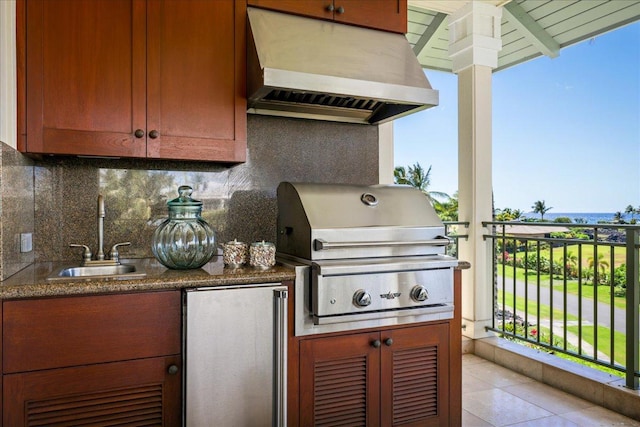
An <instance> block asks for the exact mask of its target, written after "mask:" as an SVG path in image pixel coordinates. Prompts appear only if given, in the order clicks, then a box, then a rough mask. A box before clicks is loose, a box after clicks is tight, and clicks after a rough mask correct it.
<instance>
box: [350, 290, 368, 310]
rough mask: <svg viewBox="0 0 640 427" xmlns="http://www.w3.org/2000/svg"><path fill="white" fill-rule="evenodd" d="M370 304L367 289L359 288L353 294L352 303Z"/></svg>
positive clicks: (356, 304) (360, 305)
mask: <svg viewBox="0 0 640 427" xmlns="http://www.w3.org/2000/svg"><path fill="white" fill-rule="evenodd" d="M370 304H371V295H369V293H368V292H367V291H364V290H362V289H360V290H359V291H356V293H355V294H353V305H355V306H356V307H366V306H368V305H370Z"/></svg>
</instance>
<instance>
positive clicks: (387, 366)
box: [380, 323, 449, 427]
mask: <svg viewBox="0 0 640 427" xmlns="http://www.w3.org/2000/svg"><path fill="white" fill-rule="evenodd" d="M389 340H391V341H389ZM381 341H382V343H383V345H382V347H381V356H380V357H381V362H380V363H381V394H382V396H381V402H382V403H381V419H382V421H381V424H382V425H384V426H405V427H408V426H445V425H449V324H448V323H443V324H436V325H429V326H420V327H415V328H404V329H397V330H389V331H383V332H381Z"/></svg>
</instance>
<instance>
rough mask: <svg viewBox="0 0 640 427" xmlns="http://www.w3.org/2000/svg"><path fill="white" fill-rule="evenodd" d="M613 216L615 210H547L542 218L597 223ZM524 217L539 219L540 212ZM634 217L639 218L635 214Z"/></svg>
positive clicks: (611, 220)
mask: <svg viewBox="0 0 640 427" xmlns="http://www.w3.org/2000/svg"><path fill="white" fill-rule="evenodd" d="M614 216H615V212H611V213H608V212H547V213H546V214H544V219H545V220H548V221H549V222H553V220H555V219H556V218H559V217H567V218H571V222H576V220H580V221H581V222H585V223H587V224H597V223H598V222H601V221H606V222H613V217H614ZM524 217H525V218H531V219H540V214H537V213H533V212H527V213H525V214H524ZM623 219H624V220H625V221H630V220H631V215H630V214H629V215H626V214H625V215H623ZM636 219H640V217H638V216H637V215H636Z"/></svg>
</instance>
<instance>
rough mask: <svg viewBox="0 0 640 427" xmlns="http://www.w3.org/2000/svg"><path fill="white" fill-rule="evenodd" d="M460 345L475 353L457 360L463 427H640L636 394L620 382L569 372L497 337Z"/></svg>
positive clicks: (639, 398)
mask: <svg viewBox="0 0 640 427" xmlns="http://www.w3.org/2000/svg"><path fill="white" fill-rule="evenodd" d="M464 347H466V349H465V351H470V347H471V348H473V349H474V350H473V351H474V352H475V353H476V354H472V353H465V354H464V355H463V357H462V408H463V411H462V425H463V426H465V427H475V426H477V427H484V426H545V427H546V426H640V409H638V408H640V393H639V392H638V391H637V390H629V389H626V388H625V387H624V380H622V379H615V378H611V377H609V376H608V375H607V376H605V375H604V374H600V375H599V374H598V373H597V372H596V371H593V370H589V369H587V370H589V371H593V372H585V371H582V372H577V373H574V372H571V369H572V368H571V367H570V366H569V367H568V369H567V366H563V365H564V364H563V363H562V362H564V361H561V360H554V359H556V358H555V357H554V356H550V355H547V354H539V353H537V352H535V351H533V350H530V349H528V348H525V347H523V346H520V345H518V344H514V343H511V342H508V341H506V340H503V339H500V338H488V339H482V340H475V342H473V345H472V346H469V345H464ZM478 354H479V355H481V356H482V357H480V356H478ZM578 369H582V367H579V368H578ZM594 373H595V375H594ZM605 377H607V378H605ZM554 381H555V382H556V383H555V384H553V385H549V384H545V383H553V382H554ZM579 396H581V397H579ZM616 405H617V408H618V409H617V410H616ZM607 407H608V408H609V409H608V408H607ZM634 408H636V409H634ZM622 413H627V414H628V415H631V416H633V417H634V418H635V419H636V420H634V418H629V417H627V416H625V415H622Z"/></svg>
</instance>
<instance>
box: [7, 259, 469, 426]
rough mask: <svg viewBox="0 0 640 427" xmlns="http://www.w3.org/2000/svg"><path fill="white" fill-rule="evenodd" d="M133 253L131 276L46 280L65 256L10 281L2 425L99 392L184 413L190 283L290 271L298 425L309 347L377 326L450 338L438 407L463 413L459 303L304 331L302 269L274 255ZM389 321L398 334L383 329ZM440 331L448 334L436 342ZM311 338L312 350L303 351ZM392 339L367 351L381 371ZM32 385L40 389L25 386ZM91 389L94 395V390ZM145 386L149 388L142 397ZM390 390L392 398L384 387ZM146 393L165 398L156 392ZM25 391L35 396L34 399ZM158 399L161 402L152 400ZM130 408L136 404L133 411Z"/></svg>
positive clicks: (381, 383) (292, 417) (164, 413)
mask: <svg viewBox="0 0 640 427" xmlns="http://www.w3.org/2000/svg"><path fill="white" fill-rule="evenodd" d="M132 261H134V262H135V263H138V264H139V265H141V266H142V267H143V269H144V270H145V271H146V274H147V276H146V277H144V278H142V279H136V280H122V281H120V280H107V281H78V280H69V281H54V282H47V281H46V277H47V276H48V275H49V274H50V273H51V272H52V271H54V270H55V269H56V268H57V265H55V263H46V264H42V265H39V264H36V265H33V266H31V267H28V268H27V269H25V270H23V271H22V272H20V273H18V274H16V275H15V276H13V277H11V278H10V279H8V280H5V281H3V282H2V283H1V284H0V296H1V297H2V303H3V304H2V308H3V311H2V315H3V346H2V350H3V352H2V356H3V363H2V366H3V420H4V422H3V425H11V426H19V425H27V423H28V420H34V419H39V420H45V423H46V422H47V419H46V418H45V417H46V416H48V411H49V410H50V409H51V413H50V414H54V415H55V416H68V414H65V413H64V410H62V409H61V408H62V406H65V405H67V406H71V407H78V406H80V407H84V408H85V409H83V410H85V411H86V412H85V413H84V414H83V416H87V417H91V416H93V414H92V413H91V411H92V410H95V409H96V408H95V407H94V408H92V406H91V403H95V404H96V407H97V408H100V409H101V411H100V412H101V413H100V414H98V415H96V416H100V417H102V416H114V414H115V416H124V417H127V416H129V415H131V416H141V417H160V418H154V419H156V420H162V419H163V420H164V421H165V424H164V425H169V426H173V425H176V426H177V425H181V419H180V417H181V412H182V409H181V407H182V397H181V387H180V384H181V381H182V371H181V364H182V357H181V356H182V355H181V334H180V329H181V324H180V323H181V294H182V292H181V291H182V290H183V289H185V288H191V287H202V286H214V287H215V286H221V287H222V286H229V285H238V286H242V285H243V284H250V283H254V284H255V283H284V284H285V285H288V286H289V289H291V295H290V297H289V310H288V312H289V325H290V326H289V342H288V408H287V416H288V425H289V426H302V425H305V424H304V423H303V422H302V420H303V419H305V417H308V415H307V414H306V413H305V410H306V408H305V407H304V406H301V405H300V403H301V402H303V399H305V398H306V397H305V396H304V395H303V394H302V393H303V391H304V387H306V385H305V384H304V383H301V380H303V378H304V371H303V370H301V369H303V367H304V366H306V365H308V363H309V361H311V359H307V357H311V358H313V357H317V355H316V356H314V354H312V353H309V352H308V351H307V350H306V349H307V348H309V349H312V350H313V347H314V346H315V347H317V346H320V349H321V350H322V351H323V352H327V351H329V349H330V348H334V347H335V345H334V344H331V345H329V346H327V347H324V346H323V344H324V343H331V342H335V343H337V345H338V348H339V346H340V344H341V343H345V342H346V343H348V344H347V347H354V348H355V347H358V348H361V349H362V348H363V346H364V342H363V339H368V338H369V337H373V336H374V335H376V337H377V335H380V338H379V339H382V340H387V339H388V338H390V337H392V339H394V340H396V342H397V343H398V344H401V343H403V342H406V343H414V342H415V341H416V340H417V341H418V343H424V342H425V340H426V342H427V346H433V345H435V346H437V348H439V349H446V354H447V355H448V357H447V358H444V357H443V358H441V359H438V361H439V362H438V363H443V364H444V365H445V366H442V365H439V366H438V370H437V371H435V372H434V373H435V374H436V375H437V376H438V380H437V383H436V384H437V385H438V388H437V390H434V391H436V392H437V395H436V397H435V398H436V399H437V401H438V402H439V403H438V406H437V407H438V410H439V411H442V410H446V411H447V413H446V414H443V413H441V412H439V413H438V416H437V419H438V420H444V419H449V420H450V423H449V424H450V425H459V424H460V423H459V420H460V399H459V396H460V393H459V390H460V369H461V367H460V365H461V352H460V323H459V322H460V316H459V308H458V306H459V304H456V315H455V316H454V318H453V319H451V320H447V321H444V322H436V323H437V324H432V323H430V324H429V326H428V327H426V326H425V327H423V326H421V325H412V326H411V327H409V328H404V327H402V328H379V329H378V330H374V329H368V330H364V331H357V332H352V333H349V334H344V333H342V334H326V335H316V336H314V337H313V338H309V337H307V338H304V337H303V338H300V337H295V336H294V335H293V322H294V307H293V304H294V301H295V293H296V289H294V288H293V283H294V282H293V281H294V279H295V271H294V270H293V269H290V268H286V267H283V266H281V265H276V266H275V267H273V268H271V269H268V270H265V271H261V270H254V269H250V268H240V269H234V270H231V269H225V268H223V265H222V261H221V257H218V259H214V261H213V262H211V263H209V264H207V265H206V266H205V267H203V268H202V269H198V270H190V271H173V270H167V269H165V268H164V267H162V266H161V265H160V264H159V263H157V262H156V261H155V260H150V259H146V260H132ZM461 267H463V265H460V266H459V267H458V269H456V272H455V283H456V291H455V292H456V294H455V295H456V296H455V301H456V302H457V301H459V293H460V270H459V268H461ZM414 332H417V334H414ZM385 333H393V335H392V336H391V335H389V336H387V335H384V336H383V334H385ZM434 334H435V335H434ZM412 337H413V338H412ZM323 340H324V341H323ZM352 340H353V341H352ZM407 340H409V341H407ZM434 340H435V341H434ZM438 340H440V342H436V341H438ZM374 341H375V340H374ZM411 345H413V344H411ZM419 345H422V344H419ZM394 347H395V348H398V347H397V346H395V345H394ZM301 349H304V350H303V351H302V352H301ZM390 349H392V347H388V346H386V345H385V344H384V343H383V344H382V345H381V346H380V348H379V349H375V348H373V347H371V350H367V351H369V352H374V353H375V352H376V351H377V353H378V355H376V354H373V355H372V356H368V357H369V359H368V360H371V361H372V362H375V365H373V364H372V365H369V369H370V370H371V372H373V370H375V369H379V368H380V365H379V363H380V362H381V360H385V359H384V358H385V357H387V356H385V355H384V354H385V353H386V354H387V355H388V354H389V353H390ZM442 354H443V355H444V353H442ZM443 359H444V360H443ZM387 369H388V368H385V371H384V372H387V374H385V375H386V377H385V378H384V379H382V378H380V376H379V375H378V374H376V375H374V376H373V377H371V378H372V379H374V381H373V382H371V383H370V384H368V385H367V386H368V387H369V388H370V389H374V394H375V393H376V392H375V388H377V389H378V390H379V391H382V392H384V391H385V388H384V387H388V386H389V384H388V382H387V381H388V380H389V379H390V378H389V376H388V372H389V371H388V370H387ZM445 373H446V374H445ZM376 377H377V378H378V379H377V380H376ZM150 384H151V385H152V386H151V387H150V386H149V385H150ZM154 384H155V385H154ZM15 390H18V391H17V392H16V391H15ZM28 393H36V394H31V395H29V396H27V395H26V394H28ZM377 393H378V394H379V392H377ZM87 395H89V396H91V398H92V399H94V401H92V402H86V396H87ZM54 396H55V399H54V398H53V397H54ZM79 396H85V399H83V400H84V401H85V402H84V403H82V405H80V404H78V402H76V400H78V397H79ZM140 396H145V397H143V399H142V400H139V399H140ZM381 398H382V399H384V398H385V397H384V395H381ZM21 399H22V400H21ZM145 399H146V400H148V401H150V402H155V403H152V404H149V403H148V402H146V401H145ZM26 401H29V402H30V403H29V404H25V402H26ZM107 401H131V402H135V404H134V405H132V406H131V407H127V406H126V405H122V406H118V405H112V404H108V405H107V403H106V402H107ZM145 402H146V403H145ZM85 403H90V404H89V405H85ZM365 403H366V402H365ZM382 403H384V402H383V401H382ZM83 405H84V406H83ZM104 405H107V406H104ZM148 406H151V407H154V408H156V409H155V410H149V409H148ZM145 408H146V409H145ZM376 408H378V409H380V408H381V403H380V401H378V402H376V403H375V404H374V405H373V406H372V407H369V409H367V412H368V413H372V412H373V411H376V410H378V409H376ZM130 410H133V411H134V412H136V413H137V415H136V414H130V413H128V411H130ZM154 411H155V412H154ZM138 412H139V413H138ZM149 412H151V414H150V415H149ZM50 414H49V415H50ZM141 414H142V415H141ZM144 414H147V415H144ZM125 419H126V418H125ZM456 420H457V422H456ZM159 422H160V421H158V423H159ZM436 424H437V422H436ZM267 425H270V421H268V422H267ZM368 425H381V424H379V416H375V417H373V418H372V420H371V423H370V424H368ZM397 425H401V424H397ZM420 425H429V424H423V423H421V424H420ZM434 425H435V424H434Z"/></svg>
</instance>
